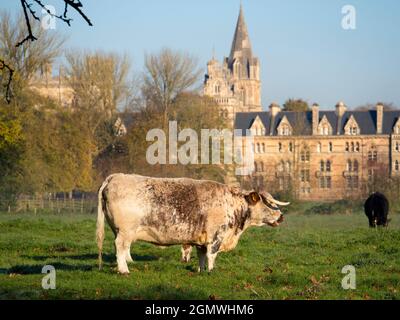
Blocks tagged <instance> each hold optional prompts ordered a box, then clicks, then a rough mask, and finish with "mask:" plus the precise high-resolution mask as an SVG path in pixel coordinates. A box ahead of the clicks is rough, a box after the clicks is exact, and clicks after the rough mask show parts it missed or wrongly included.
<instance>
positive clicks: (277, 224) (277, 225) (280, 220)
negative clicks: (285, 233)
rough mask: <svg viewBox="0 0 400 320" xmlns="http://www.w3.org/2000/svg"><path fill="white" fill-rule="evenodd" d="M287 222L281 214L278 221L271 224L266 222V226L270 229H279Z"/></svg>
mask: <svg viewBox="0 0 400 320" xmlns="http://www.w3.org/2000/svg"><path fill="white" fill-rule="evenodd" d="M284 220H285V218H284V217H283V214H281V216H280V217H279V219H278V220H276V221H274V222H269V221H266V224H267V225H269V226H270V227H274V228H276V227H279V225H280V224H281V223H282V222H283V221H284Z"/></svg>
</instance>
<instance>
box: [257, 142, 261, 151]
mask: <svg viewBox="0 0 400 320" xmlns="http://www.w3.org/2000/svg"><path fill="white" fill-rule="evenodd" d="M256 153H261V149H260V144H259V143H257V148H256Z"/></svg>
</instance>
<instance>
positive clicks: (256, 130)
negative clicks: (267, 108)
mask: <svg viewBox="0 0 400 320" xmlns="http://www.w3.org/2000/svg"><path fill="white" fill-rule="evenodd" d="M250 131H251V134H252V135H253V136H265V133H266V130H265V127H264V124H263V122H262V121H261V119H260V117H258V116H257V118H256V119H255V120H254V122H253V125H252V126H251V128H250Z"/></svg>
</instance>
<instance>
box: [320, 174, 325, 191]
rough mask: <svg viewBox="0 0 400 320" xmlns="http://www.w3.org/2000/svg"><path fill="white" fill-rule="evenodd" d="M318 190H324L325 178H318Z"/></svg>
mask: <svg viewBox="0 0 400 320" xmlns="http://www.w3.org/2000/svg"><path fill="white" fill-rule="evenodd" d="M319 188H320V189H325V177H321V178H319Z"/></svg>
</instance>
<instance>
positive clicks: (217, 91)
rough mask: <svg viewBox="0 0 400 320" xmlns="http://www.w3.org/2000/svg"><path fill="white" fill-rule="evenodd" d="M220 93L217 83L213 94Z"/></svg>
mask: <svg viewBox="0 0 400 320" xmlns="http://www.w3.org/2000/svg"><path fill="white" fill-rule="evenodd" d="M220 92H221V87H220V85H219V83H217V84H216V85H215V93H217V94H218V93H220Z"/></svg>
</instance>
